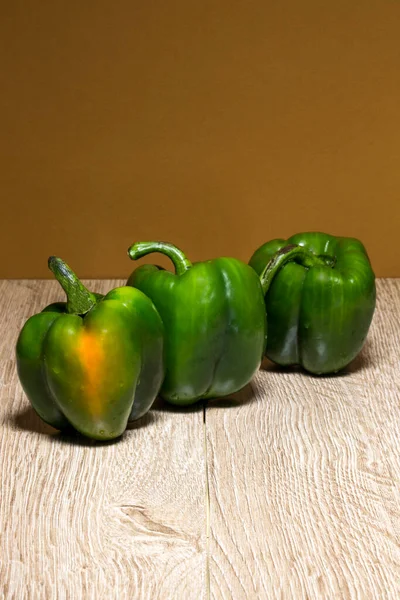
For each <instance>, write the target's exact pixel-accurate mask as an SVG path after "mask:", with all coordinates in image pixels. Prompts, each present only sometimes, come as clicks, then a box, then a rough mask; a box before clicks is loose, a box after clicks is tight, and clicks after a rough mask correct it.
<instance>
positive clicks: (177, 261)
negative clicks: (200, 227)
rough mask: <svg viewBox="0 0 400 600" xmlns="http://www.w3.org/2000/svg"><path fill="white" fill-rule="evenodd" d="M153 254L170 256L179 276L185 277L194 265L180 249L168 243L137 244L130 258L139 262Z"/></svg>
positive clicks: (130, 252) (133, 247)
mask: <svg viewBox="0 0 400 600" xmlns="http://www.w3.org/2000/svg"><path fill="white" fill-rule="evenodd" d="M152 252H160V254H165V256H168V258H170V259H171V260H172V262H173V264H174V267H175V273H176V274H177V275H183V273H185V272H186V271H187V270H188V269H190V267H191V266H192V263H191V262H190V260H188V259H187V258H186V256H185V255H184V254H183V252H182V250H179V248H177V247H176V246H173V245H172V244H168V242H136V244H133V245H132V246H131V247H130V248H129V250H128V254H129V257H130V258H131V259H132V260H137V259H138V258H142V256H146V254H151V253H152Z"/></svg>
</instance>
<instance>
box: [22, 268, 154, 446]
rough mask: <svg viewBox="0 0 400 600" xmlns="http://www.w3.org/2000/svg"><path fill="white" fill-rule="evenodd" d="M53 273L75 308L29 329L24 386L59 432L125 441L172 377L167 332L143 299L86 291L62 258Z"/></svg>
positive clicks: (50, 312)
mask: <svg viewBox="0 0 400 600" xmlns="http://www.w3.org/2000/svg"><path fill="white" fill-rule="evenodd" d="M49 268H50V269H51V270H52V272H53V273H54V275H55V276H56V278H57V280H58V281H59V282H60V284H61V285H62V287H63V289H64V290H65V292H66V294H67V302H57V303H54V304H50V305H49V306H47V307H46V308H45V309H44V310H43V311H42V312H41V313H39V314H37V315H34V316H33V317H31V318H30V319H28V321H27V322H26V323H25V325H24V327H23V329H22V331H21V333H20V335H19V338H18V342H17V369H18V375H19V378H20V381H21V384H22V387H23V389H24V391H25V393H26V395H27V396H28V398H29V400H30V402H31V404H32V406H33V408H34V409H35V411H36V412H37V414H38V415H39V416H40V417H41V418H42V419H43V420H44V421H45V422H46V423H49V424H50V425H52V426H53V427H55V428H56V429H59V430H66V429H70V428H71V427H72V428H74V429H76V430H77V431H79V432H80V433H82V434H84V435H86V436H87V437H90V438H93V439H98V440H110V439H113V438H116V437H119V436H120V435H121V434H122V433H123V432H124V430H125V428H126V426H127V424H128V422H129V421H134V420H136V419H139V418H140V417H142V416H143V415H144V414H145V413H146V412H147V411H148V410H149V409H150V407H151V405H152V403H153V401H154V399H155V397H156V396H157V393H158V391H159V389H160V386H161V384H162V381H163V378H164V326H163V323H162V321H161V318H160V316H159V314H158V312H157V310H156V308H155V307H154V305H153V303H152V302H151V300H150V299H149V298H147V297H146V296H145V295H144V294H143V293H142V292H140V291H139V290H136V289H134V288H131V287H120V288H116V289H114V290H112V291H110V292H109V293H108V294H107V295H106V296H104V297H103V296H101V295H100V294H94V293H92V292H90V291H89V290H87V289H86V287H85V286H84V285H83V284H82V283H81V282H80V281H79V279H78V278H77V276H76V275H75V273H73V271H72V270H71V269H70V268H69V267H68V265H66V264H65V263H64V262H63V261H62V260H61V259H59V258H56V257H50V259H49Z"/></svg>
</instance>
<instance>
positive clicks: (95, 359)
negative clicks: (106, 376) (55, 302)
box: [78, 331, 104, 415]
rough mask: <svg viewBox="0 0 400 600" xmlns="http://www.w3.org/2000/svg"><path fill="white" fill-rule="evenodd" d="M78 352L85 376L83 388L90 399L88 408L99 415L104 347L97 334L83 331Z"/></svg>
mask: <svg viewBox="0 0 400 600" xmlns="http://www.w3.org/2000/svg"><path fill="white" fill-rule="evenodd" d="M78 352H79V357H80V361H81V364H82V366H83V371H84V377H85V383H84V389H85V392H86V396H87V397H88V399H89V401H90V404H89V409H90V410H91V412H92V414H93V415H99V414H100V413H101V409H102V403H101V398H100V390H101V383H102V373H103V369H104V349H103V346H102V344H101V341H100V340H99V338H98V337H97V336H95V335H93V333H90V332H88V331H83V332H82V335H81V338H80V341H79V347H78Z"/></svg>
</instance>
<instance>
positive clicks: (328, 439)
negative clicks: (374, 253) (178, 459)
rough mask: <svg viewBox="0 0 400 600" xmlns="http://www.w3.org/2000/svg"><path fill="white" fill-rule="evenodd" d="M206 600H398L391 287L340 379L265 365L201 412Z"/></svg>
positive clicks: (385, 286)
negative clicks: (206, 496)
mask: <svg viewBox="0 0 400 600" xmlns="http://www.w3.org/2000/svg"><path fill="white" fill-rule="evenodd" d="M206 431H207V439H208V473H209V489H210V528H211V532H210V534H211V535H210V543H209V556H210V585H211V597H212V598H215V599H217V598H218V599H230V598H240V599H242V598H310V599H312V598H322V599H327V598H360V599H364V598H365V599H370V598H376V599H384V598H393V599H397V598H399V597H400V545H399V544H400V441H399V432H400V281H398V280H397V281H394V280H387V281H380V282H379V285H378V306H377V311H376V316H375V318H374V322H373V326H372V331H371V333H370V336H369V340H368V343H367V345H366V347H365V350H364V351H363V353H362V355H361V356H360V357H358V359H356V361H355V362H354V363H353V364H352V365H351V366H350V368H349V369H348V372H347V374H344V375H341V376H333V377H323V378H322V377H320V378H317V377H311V376H307V375H305V374H304V373H302V372H290V371H286V372H283V371H278V370H277V369H276V368H275V367H274V366H273V365H272V364H271V363H268V362H266V364H265V365H264V370H262V371H260V372H259V374H258V375H257V376H256V377H255V379H254V381H253V384H252V389H251V388H248V389H246V390H243V391H242V392H240V393H239V394H237V395H236V396H235V397H233V398H232V399H231V401H230V402H229V403H228V406H226V402H223V401H219V402H210V404H209V406H208V409H207V412H206Z"/></svg>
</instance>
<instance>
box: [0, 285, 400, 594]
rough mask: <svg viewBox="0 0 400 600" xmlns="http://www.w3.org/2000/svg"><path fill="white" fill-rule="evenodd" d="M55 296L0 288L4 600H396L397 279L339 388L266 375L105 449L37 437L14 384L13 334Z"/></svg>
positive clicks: (381, 295) (151, 418)
mask: <svg viewBox="0 0 400 600" xmlns="http://www.w3.org/2000/svg"><path fill="white" fill-rule="evenodd" d="M117 283H119V282H111V281H102V282H91V284H90V285H91V287H92V289H94V290H95V291H98V292H101V291H105V290H108V289H110V288H111V287H112V286H114V285H116V284H117ZM59 298H61V294H60V291H59V288H58V285H57V284H56V283H53V282H43V281H3V282H1V283H0V395H1V399H0V421H1V432H0V436H1V440H0V441H1V449H0V490H1V495H0V499H1V504H0V532H1V540H0V597H1V598H5V599H7V600H8V599H11V598H15V599H17V600H24V599H28V598H29V599H34V600H36V599H42V598H44V599H47V598H54V599H56V600H63V599H65V600H69V599H73V600H75V599H78V600H80V599H87V598H88V599H93V600H98V599H103V598H104V599H107V600H112V599H118V600H123V599H125V598H126V599H130V600H131V599H136V598H138V599H142V598H146V599H147V598H148V599H149V600H150V599H151V600H156V599H160V600H167V599H169V598H174V599H179V600H181V599H183V600H184V599H194V600H200V599H208V598H215V599H217V598H218V599H231V598H234V599H240V600H242V599H246V598H251V599H253V598H254V599H258V598H262V599H264V598H265V599H269V598H283V599H286V598H288V599H297V598H301V599H303V598H309V599H312V598H322V599H330V598H357V599H364V598H365V599H371V598H377V599H380V600H381V599H385V598H393V599H398V598H400V545H399V544H400V439H399V438H400V408H399V407H400V280H380V281H378V304H377V310H376V313H375V316H374V321H373V325H372V328H371V331H370V334H369V337H368V340H367V343H366V346H365V348H364V350H363V352H362V353H361V355H360V356H359V357H358V358H357V359H356V360H355V361H354V363H353V364H352V365H351V366H350V367H349V368H348V369H347V371H346V372H345V373H344V374H342V375H340V376H332V377H323V378H316V377H311V376H308V375H306V374H305V373H303V372H300V371H282V370H279V369H277V368H276V367H274V366H273V365H272V364H271V363H268V362H266V363H265V364H264V365H263V369H262V370H260V372H259V373H258V374H257V375H256V377H255V378H254V380H253V382H252V384H251V385H248V386H247V387H246V388H245V389H244V390H242V391H241V392H240V393H238V394H235V395H234V396H232V397H230V398H228V399H224V400H218V401H210V402H208V403H206V404H200V405H196V406H194V407H191V408H189V409H188V410H178V409H175V408H173V407H168V406H167V405H165V404H164V403H162V402H161V401H158V400H157V401H156V404H155V406H154V409H152V410H151V412H150V413H149V414H148V415H147V416H146V417H145V418H144V419H143V420H142V421H141V422H139V423H138V424H137V425H135V426H134V427H133V428H132V429H130V430H129V431H127V432H126V434H125V435H124V436H123V437H122V438H121V440H120V441H118V442H117V443H111V444H103V445H99V444H96V443H92V442H90V441H85V440H84V439H83V438H79V437H75V438H73V437H68V436H65V435H61V434H60V433H57V432H55V430H53V429H52V428H51V427H49V426H47V425H45V424H44V423H42V422H41V421H40V419H39V418H38V417H36V415H35V414H34V412H33V411H32V409H31V408H30V406H29V404H28V401H27V399H26V397H25V396H24V394H23V392H22V390H21V387H20V384H19V382H18V378H17V375H16V370H15V362H14V347H15V342H16V338H17V335H18V331H19V329H20V328H21V326H22V324H23V323H24V321H25V320H26V318H27V317H28V316H30V315H32V314H33V313H35V312H37V311H39V310H40V309H41V308H43V307H44V306H45V305H46V304H47V303H49V302H50V301H53V300H55V299H59Z"/></svg>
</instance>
